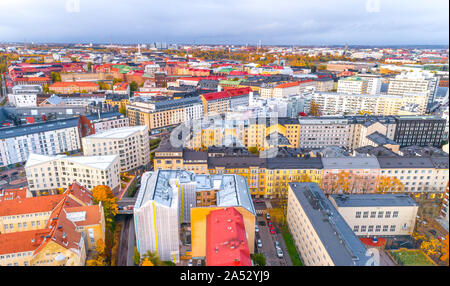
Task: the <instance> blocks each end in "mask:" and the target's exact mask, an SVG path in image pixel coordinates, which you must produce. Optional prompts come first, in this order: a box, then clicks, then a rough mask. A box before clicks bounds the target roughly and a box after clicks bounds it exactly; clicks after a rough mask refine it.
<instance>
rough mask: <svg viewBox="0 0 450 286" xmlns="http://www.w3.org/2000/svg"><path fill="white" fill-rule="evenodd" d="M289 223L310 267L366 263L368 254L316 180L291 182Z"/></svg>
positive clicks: (297, 246) (304, 260) (303, 257)
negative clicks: (314, 181)
mask: <svg viewBox="0 0 450 286" xmlns="http://www.w3.org/2000/svg"><path fill="white" fill-rule="evenodd" d="M286 217H287V224H288V227H289V230H290V232H291V234H292V238H293V240H294V244H295V247H296V248H297V250H298V252H299V253H300V256H301V259H302V262H303V263H304V264H305V265H307V266H365V265H366V263H368V259H369V256H366V248H365V247H364V245H363V244H362V242H361V241H360V240H359V238H358V237H357V236H356V235H355V234H354V233H353V231H352V229H351V228H350V227H349V226H348V224H347V223H346V222H345V220H344V218H343V217H342V216H341V215H340V214H339V212H338V211H337V210H336V208H335V207H334V206H333V204H332V203H331V202H330V201H329V200H328V199H327V198H326V197H325V194H324V193H323V192H322V190H321V189H320V188H319V186H318V185H317V184H315V183H290V184H289V195H288V206H287V215H286Z"/></svg>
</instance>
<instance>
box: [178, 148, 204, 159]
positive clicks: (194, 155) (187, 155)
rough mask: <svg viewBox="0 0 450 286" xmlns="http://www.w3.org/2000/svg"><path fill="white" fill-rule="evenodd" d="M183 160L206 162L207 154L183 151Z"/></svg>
mask: <svg viewBox="0 0 450 286" xmlns="http://www.w3.org/2000/svg"><path fill="white" fill-rule="evenodd" d="M183 159H184V160H185V161H205V162H206V161H207V160H208V152H203V151H193V150H186V149H185V150H183Z"/></svg>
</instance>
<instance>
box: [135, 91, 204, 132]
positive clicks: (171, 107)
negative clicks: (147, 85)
mask: <svg viewBox="0 0 450 286" xmlns="http://www.w3.org/2000/svg"><path fill="white" fill-rule="evenodd" d="M127 116H128V117H129V118H130V125H131V126H136V125H147V126H148V128H149V130H150V132H152V134H153V133H154V132H158V131H159V130H160V129H164V128H167V127H173V126H175V125H178V124H180V123H183V122H186V121H189V120H196V119H200V118H202V117H203V105H202V103H201V101H200V100H199V99H198V98H183V99H176V100H164V101H158V102H153V101H151V100H135V101H133V102H130V104H128V105H127Z"/></svg>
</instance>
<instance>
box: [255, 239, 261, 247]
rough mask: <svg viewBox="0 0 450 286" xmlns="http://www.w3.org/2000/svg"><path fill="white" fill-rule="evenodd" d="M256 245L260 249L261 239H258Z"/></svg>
mask: <svg viewBox="0 0 450 286" xmlns="http://www.w3.org/2000/svg"><path fill="white" fill-rule="evenodd" d="M256 244H257V245H258V247H262V242H261V239H258V240H257V241H256Z"/></svg>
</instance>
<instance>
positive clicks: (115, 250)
mask: <svg viewBox="0 0 450 286" xmlns="http://www.w3.org/2000/svg"><path fill="white" fill-rule="evenodd" d="M121 231H122V223H118V224H117V227H116V229H115V231H114V237H113V246H112V249H111V266H117V261H118V259H119V246H120V234H121Z"/></svg>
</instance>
